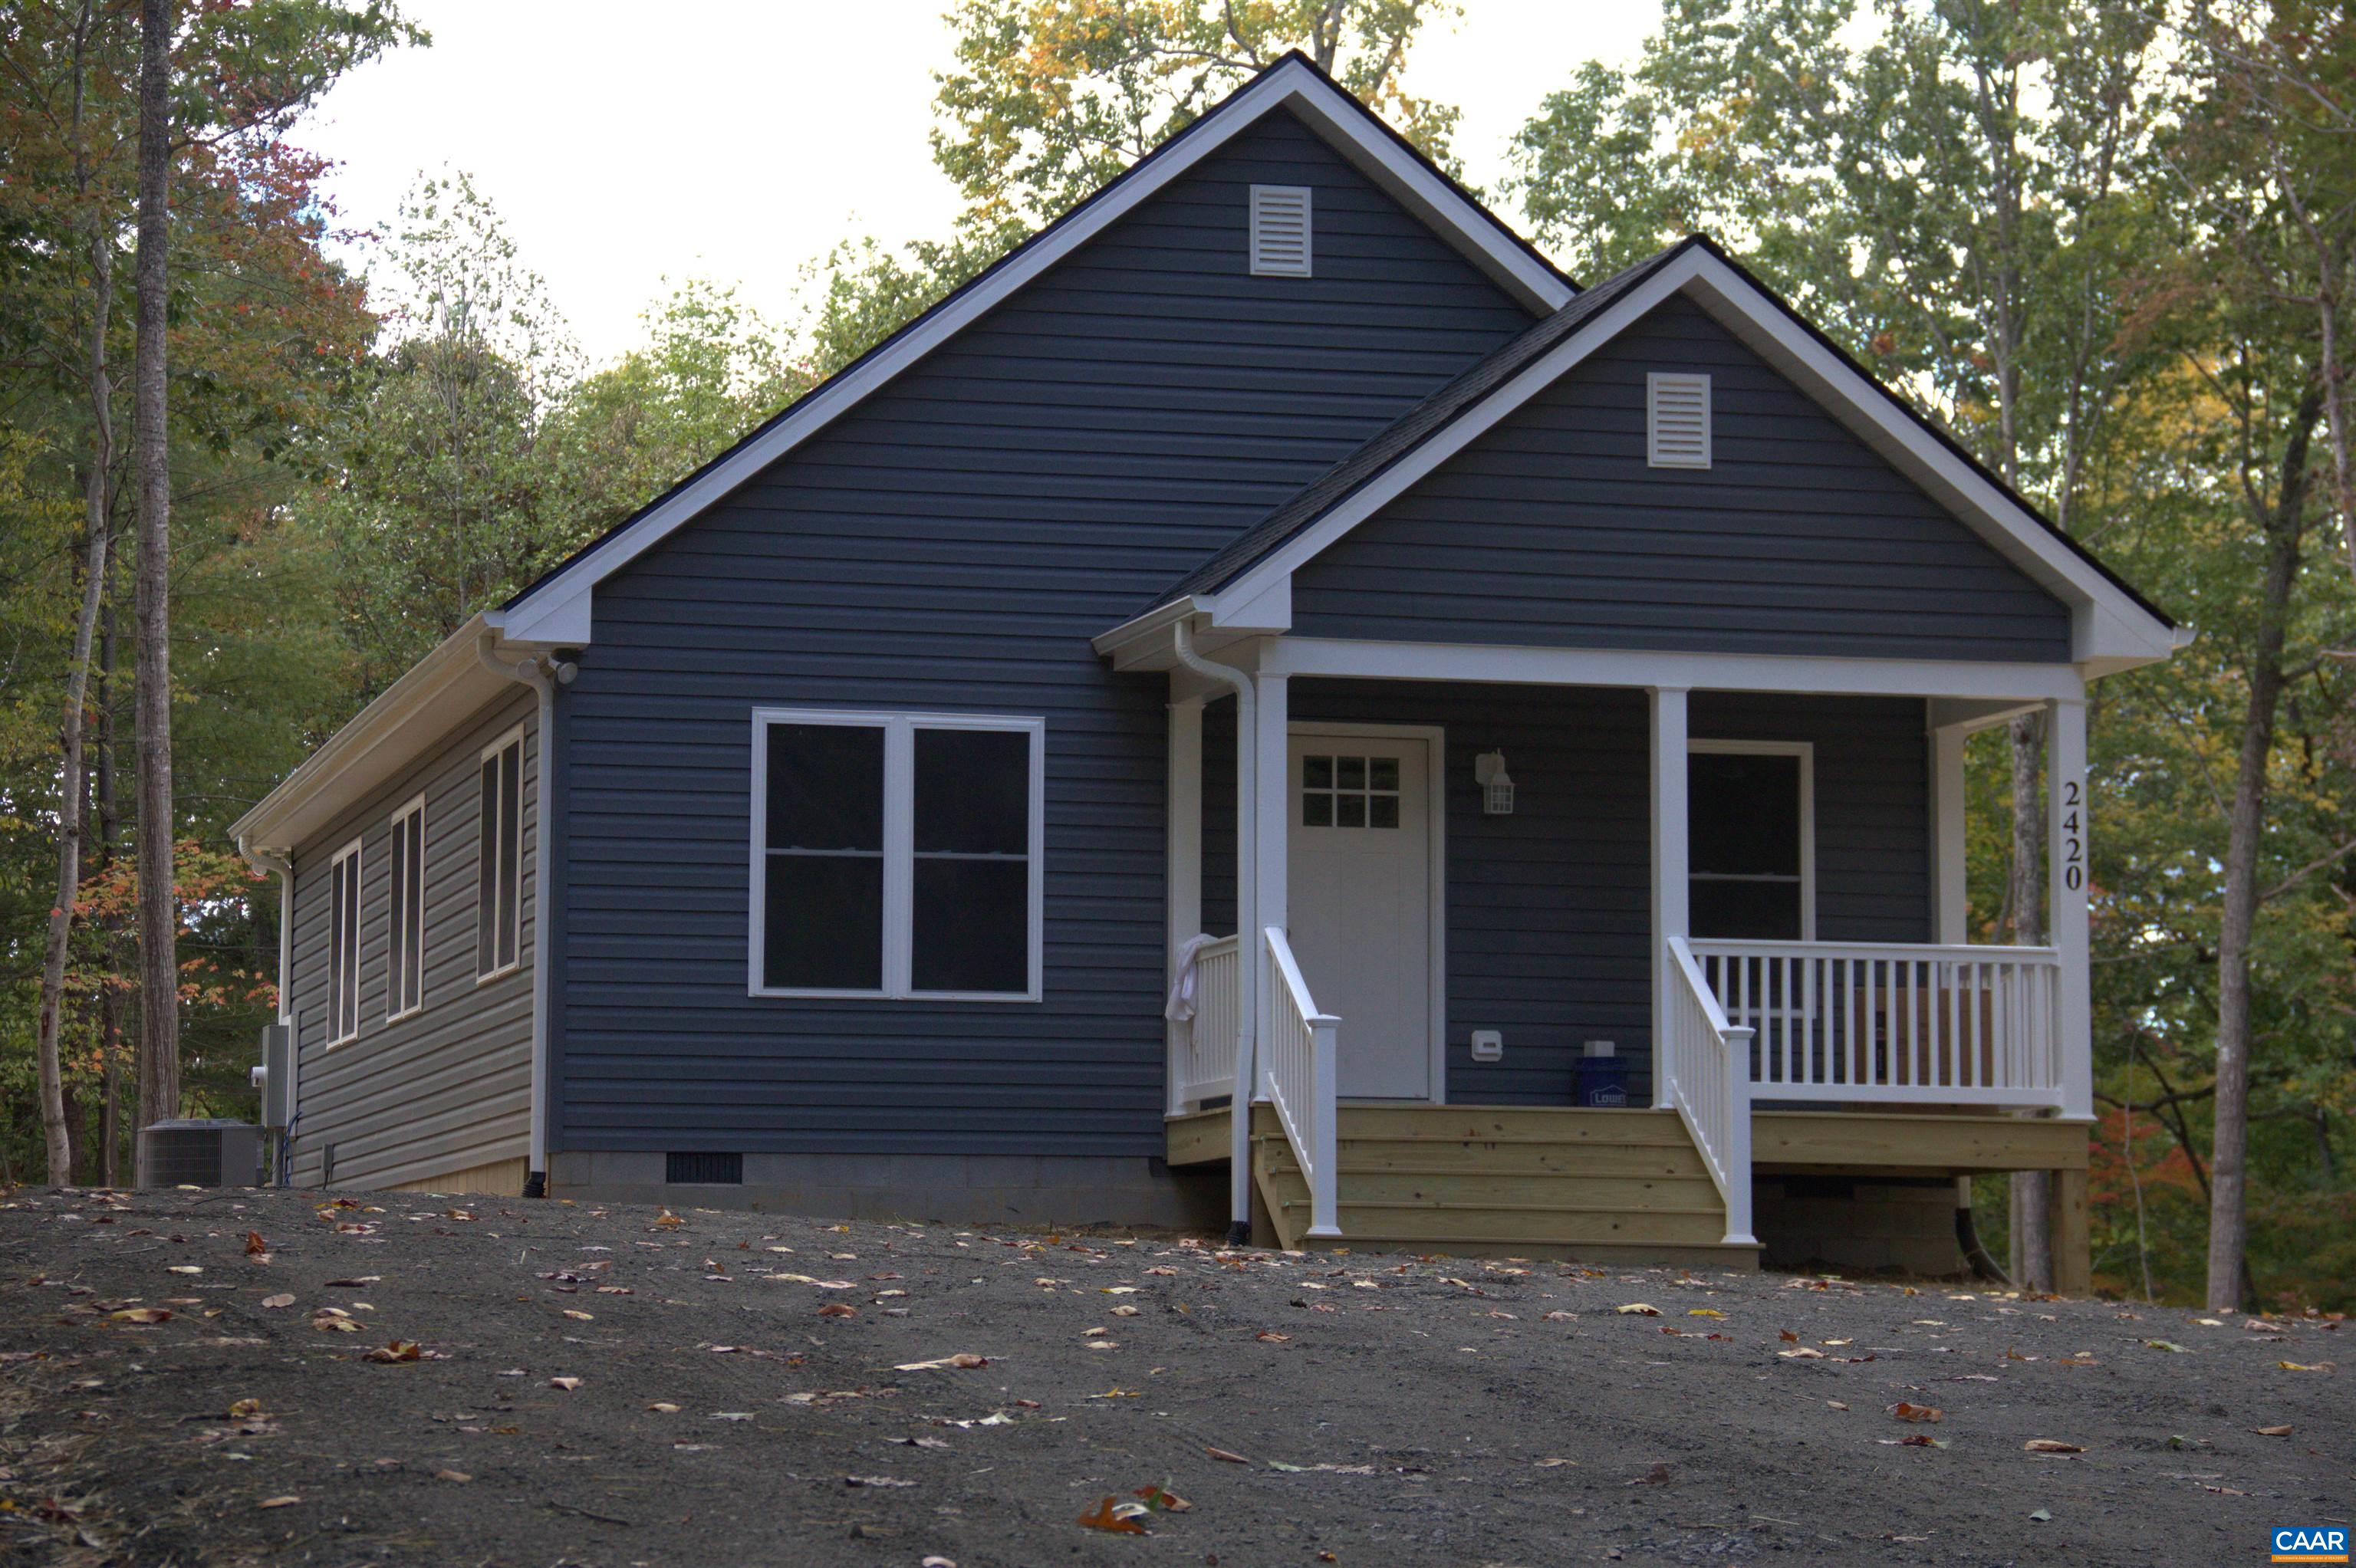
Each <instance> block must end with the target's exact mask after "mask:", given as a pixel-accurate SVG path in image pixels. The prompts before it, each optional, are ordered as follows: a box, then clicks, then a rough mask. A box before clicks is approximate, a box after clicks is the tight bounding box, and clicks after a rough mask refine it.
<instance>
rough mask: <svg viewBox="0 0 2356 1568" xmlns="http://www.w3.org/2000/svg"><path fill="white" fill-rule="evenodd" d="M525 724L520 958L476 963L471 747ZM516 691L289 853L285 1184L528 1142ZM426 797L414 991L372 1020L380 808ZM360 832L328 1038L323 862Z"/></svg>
mask: <svg viewBox="0 0 2356 1568" xmlns="http://www.w3.org/2000/svg"><path fill="white" fill-rule="evenodd" d="M519 723H520V724H521V725H522V726H523V727H524V767H523V835H522V849H521V853H522V915H523V933H522V940H521V944H520V951H521V959H522V961H521V963H520V964H519V965H518V967H516V968H515V969H513V970H511V971H509V972H508V973H506V974H504V975H501V976H498V977H497V978H495V979H491V980H487V981H481V980H478V979H477V975H476V962H475V953H476V948H475V937H476V873H477V859H478V850H477V846H478V843H479V837H478V827H479V821H480V810H481V803H480V796H479V794H478V791H477V768H478V766H479V765H480V762H481V754H482V751H483V748H484V747H486V746H487V745H489V744H491V743H492V742H493V741H496V740H498V738H499V737H500V736H501V735H503V734H505V733H506V732H507V731H509V730H510V729H512V728H513V727H515V726H516V725H517V724H519ZM537 729H538V725H537V708H536V703H535V700H534V699H533V697H532V696H531V694H530V692H528V691H524V690H522V689H520V688H519V690H518V691H517V693H516V695H515V696H514V697H513V698H511V699H507V700H505V701H502V702H500V703H498V704H496V705H494V706H492V707H490V708H487V709H484V710H483V711H482V712H481V713H480V714H478V715H477V717H476V719H475V720H474V721H473V722H471V723H469V724H467V725H466V727H465V728H464V729H462V730H460V731H457V732H456V733H455V734H454V735H453V736H452V737H451V739H450V741H449V742H448V743H447V744H446V745H445V746H444V747H443V748H442V749H441V750H440V751H439V752H435V753H434V755H433V756H432V757H430V758H428V759H426V760H425V761H423V762H422V763H419V764H418V765H417V766H415V767H413V768H412V769H410V770H409V771H408V772H407V773H404V774H402V776H401V777H400V778H398V779H396V780H395V781H393V782H392V783H391V784H388V785H387V786H386V787H385V788H383V789H381V790H380V791H379V792H378V793H377V794H376V795H374V796H372V797H371V798H370V799H369V802H368V804H367V805H365V806H363V807H361V808H360V809H359V810H358V811H355V812H353V813H351V814H350V815H349V816H347V817H345V818H344V819H343V820H342V821H340V822H338V823H337V825H336V827H334V829H333V830H332V831H329V832H327V833H324V834H321V835H320V836H319V837H316V838H315V839H313V840H312V841H311V842H309V843H307V844H305V845H304V846H303V847H302V848H301V849H300V850H299V851H298V852H297V854H296V856H295V951H294V970H295V974H294V985H293V997H294V1003H295V1042H296V1046H297V1049H298V1051H300V1061H299V1064H298V1067H297V1070H296V1072H295V1089H296V1094H297V1108H298V1110H299V1113H300V1115H301V1120H300V1121H299V1122H298V1123H297V1124H296V1126H295V1184H296V1185H298V1186H319V1185H323V1184H324V1183H325V1181H326V1179H327V1170H326V1167H325V1160H326V1156H327V1149H328V1148H329V1147H330V1146H332V1147H333V1148H334V1150H335V1168H334V1172H333V1183H334V1185H336V1186H337V1187H375V1188H389V1187H394V1186H405V1185H410V1184H412V1183H420V1182H424V1183H431V1182H434V1181H446V1180H451V1179H455V1177H456V1176H457V1175H459V1174H471V1173H475V1172H478V1171H479V1170H481V1169H482V1168H485V1167H491V1166H498V1165H500V1164H502V1163H504V1162H507V1161H510V1160H512V1161H516V1162H519V1163H520V1162H521V1161H522V1160H523V1159H524V1158H526V1157H528V1156H529V1155H530V1133H531V1104H530V1093H531V972H532V928H533V923H534V920H535V917H536V914H537V904H538V900H537V898H536V893H537V891H538V889H537V878H536V876H535V874H534V873H535V867H534V864H533V860H534V847H535V844H536V841H537V839H538V836H539V827H540V824H539V812H538V800H537V795H538V793H539V791H538V784H539V776H540V737H539V735H538V733H537V732H536V731H537ZM421 791H423V794H424V795H425V869H424V880H425V899H424V909H425V939H424V943H423V953H424V957H425V970H424V979H425V999H424V1006H423V1008H421V1009H420V1010H419V1011H417V1012H414V1013H412V1014H411V1015H409V1016H408V1017H406V1018H403V1019H399V1020H397V1021H393V1022H387V1021H386V1019H385V1010H386V1009H385V1000H386V987H387V979H388V974H389V953H390V939H391V914H390V907H391V888H392V881H391V876H392V870H391V814H392V813H393V812H394V811H395V810H397V809H399V808H400V807H401V806H402V805H406V804H407V803H408V802H409V801H410V800H411V799H412V798H413V797H415V796H416V795H418V794H419V792H421ZM355 837H358V838H359V839H360V840H361V849H360V859H361V873H360V885H361V890H362V898H361V903H360V963H359V987H360V988H359V1035H358V1036H357V1037H356V1038H354V1039H351V1040H345V1041H344V1042H343V1043H341V1044H339V1045H329V1044H328V1043H327V1040H328V1036H329V1034H330V1029H329V1027H328V1021H327V936H328V929H327V927H328V904H329V882H328V868H329V865H330V863H331V862H332V861H333V859H334V858H335V856H336V854H337V851H339V850H340V849H341V848H343V847H344V846H345V845H347V844H348V843H350V842H351V841H352V839H353V838H355Z"/></svg>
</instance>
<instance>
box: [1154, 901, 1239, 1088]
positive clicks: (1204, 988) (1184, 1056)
mask: <svg viewBox="0 0 2356 1568" xmlns="http://www.w3.org/2000/svg"><path fill="white" fill-rule="evenodd" d="M1241 947H1242V944H1241V942H1240V941H1239V940H1238V939H1237V938H1236V937H1233V936H1223V937H1221V938H1219V939H1218V940H1217V941H1216V942H1213V943H1207V944H1205V945H1203V946H1202V947H1200V948H1197V949H1196V950H1195V953H1194V1017H1193V1018H1192V1019H1188V1020H1187V1023H1186V1027H1185V1028H1184V1029H1182V1030H1180V1031H1178V1035H1177V1052H1176V1055H1177V1061H1174V1062H1173V1063H1172V1064H1171V1069H1172V1070H1171V1074H1170V1082H1171V1084H1172V1085H1173V1088H1172V1098H1173V1100H1175V1101H1176V1102H1177V1105H1176V1108H1177V1109H1179V1110H1182V1111H1183V1110H1192V1109H1194V1108H1196V1107H1198V1106H1200V1105H1201V1104H1202V1103H1203V1102H1204V1101H1205V1100H1209V1099H1215V1098H1219V1097H1222V1096H1230V1097H1231V1096H1233V1095H1234V1093H1235V1092H1236V1040H1237V1035H1238V1034H1239V1033H1240V1032H1241V1028H1242V1022H1243V1008H1242V1003H1241V1000H1240V998H1241V997H1242V987H1241V985H1240V984H1239V981H1238V966H1239V965H1240V964H1241V958H1240V951H1241Z"/></svg>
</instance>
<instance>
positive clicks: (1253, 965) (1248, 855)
mask: <svg viewBox="0 0 2356 1568" xmlns="http://www.w3.org/2000/svg"><path fill="white" fill-rule="evenodd" d="M1171 632H1172V638H1173V641H1172V646H1173V651H1174V652H1175V653H1176V654H1177V656H1178V662H1179V663H1180V664H1182V665H1183V666H1184V667H1186V668H1188V669H1190V670H1192V671H1194V673H1195V674H1196V675H1199V676H1201V677H1203V678H1204V679H1205V680H1212V681H1216V682H1217V683H1218V684H1219V685H1221V686H1224V687H1226V688H1227V689H1228V690H1230V691H1232V692H1234V693H1235V694H1236V860H1237V866H1236V933H1237V941H1236V1086H1235V1091H1234V1093H1233V1096H1232V1097H1231V1098H1230V1099H1229V1101H1228V1102H1227V1131H1228V1136H1229V1141H1228V1149H1227V1221H1228V1224H1227V1242H1228V1244H1229V1245H1231V1246H1240V1245H1242V1244H1243V1243H1246V1242H1248V1241H1249V1240H1250V1239H1251V1120H1252V1110H1251V1105H1252V1085H1253V1084H1254V1083H1257V1082H1258V1071H1259V1068H1258V1056H1259V1050H1258V1044H1259V990H1260V974H1261V971H1262V969H1263V968H1264V967H1265V966H1266V965H1265V964H1264V962H1263V961H1262V959H1261V957H1260V951H1259V944H1258V942H1256V941H1254V940H1253V938H1254V937H1255V936H1256V935H1257V934H1258V931H1259V918H1258V916H1259V889H1258V874H1257V871H1256V869H1255V862H1256V859H1257V857H1256V856H1255V854H1254V852H1253V851H1254V839H1255V836H1256V835H1257V833H1258V827H1259V808H1258V798H1259V792H1258V776H1259V768H1258V754H1257V748H1258V743H1259V742H1258V736H1259V727H1258V704H1257V702H1256V701H1255V699H1254V697H1253V693H1252V682H1251V677H1249V676H1248V675H1246V674H1244V672H1243V671H1241V670H1239V669H1237V668H1236V667H1234V666H1233V665H1224V664H1220V663H1217V662H1216V661H1215V660H1212V659H1206V658H1205V657H1204V656H1202V655H1200V654H1198V653H1196V652H1195V651H1194V629H1193V627H1192V625H1191V624H1190V623H1189V622H1188V621H1187V620H1186V619H1184V618H1183V617H1182V618H1181V619H1180V620H1179V621H1178V622H1177V623H1176V624H1173V626H1172V627H1171Z"/></svg>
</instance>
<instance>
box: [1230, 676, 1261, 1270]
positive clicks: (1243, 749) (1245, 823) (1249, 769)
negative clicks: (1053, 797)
mask: <svg viewBox="0 0 2356 1568" xmlns="http://www.w3.org/2000/svg"><path fill="white" fill-rule="evenodd" d="M1244 682H1245V684H1244V688H1243V689H1242V690H1241V691H1238V692H1237V693H1236V1084H1235V1088H1234V1090H1233V1091H1232V1092H1231V1098H1230V1099H1229V1100H1228V1102H1227V1131H1228V1140H1227V1204H1228V1209H1227V1218H1228V1220H1229V1221H1230V1223H1231V1225H1232V1226H1233V1229H1232V1230H1231V1231H1230V1232H1229V1240H1231V1241H1233V1240H1236V1239H1238V1238H1239V1237H1248V1236H1249V1235H1250V1233H1251V1194H1252V1173H1251V1130H1252V1128H1251V1124H1252V1109H1251V1105H1252V1089H1253V1086H1254V1085H1255V1084H1256V1083H1258V1073H1259V1039H1260V1026H1259V1005H1260V1004H1259V994H1260V991H1261V990H1262V989H1263V987H1261V985H1260V975H1261V973H1262V972H1263V970H1264V969H1265V967H1266V966H1265V965H1262V964H1261V963H1260V962H1259V959H1258V953H1259V949H1260V935H1259V872H1258V848H1259V809H1258V801H1259V764H1258V750H1259V726H1258V724H1257V723H1255V722H1254V721H1253V709H1254V708H1255V706H1256V704H1255V703H1254V702H1253V701H1252V689H1251V677H1248V676H1247V677H1244Z"/></svg>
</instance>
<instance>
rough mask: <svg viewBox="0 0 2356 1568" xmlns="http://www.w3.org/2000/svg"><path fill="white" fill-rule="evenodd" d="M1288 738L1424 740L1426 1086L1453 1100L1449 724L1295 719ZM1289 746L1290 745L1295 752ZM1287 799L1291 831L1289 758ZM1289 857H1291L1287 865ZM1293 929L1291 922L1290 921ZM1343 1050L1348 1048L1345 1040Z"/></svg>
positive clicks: (1433, 1096) (1429, 1093) (1431, 1098)
mask: <svg viewBox="0 0 2356 1568" xmlns="http://www.w3.org/2000/svg"><path fill="white" fill-rule="evenodd" d="M1286 733H1287V736H1288V739H1289V738H1290V736H1292V735H1318V736H1333V737H1343V738H1347V737H1350V736H1354V735H1364V736H1367V737H1369V738H1371V739H1377V740H1399V741H1422V742H1423V771H1424V785H1423V795H1424V800H1423V810H1424V821H1425V827H1424V853H1425V859H1427V861H1428V862H1429V864H1428V865H1427V866H1426V867H1425V869H1424V880H1426V881H1427V882H1428V883H1429V884H1430V889H1429V894H1428V896H1429V899H1430V905H1431V910H1430V915H1429V917H1428V918H1427V922H1426V923H1427V926H1428V928H1429V932H1430V939H1429V948H1430V955H1429V957H1428V958H1427V960H1426V962H1427V963H1428V964H1429V965H1430V970H1429V973H1430V988H1431V997H1430V1030H1429V1031H1428V1032H1429V1033H1430V1037H1431V1076H1430V1082H1429V1083H1428V1084H1427V1086H1426V1089H1425V1099H1426V1100H1427V1101H1428V1102H1429V1103H1430V1104H1434V1105H1445V1104H1448V729H1447V726H1445V725H1441V724H1366V723H1354V722H1350V721H1347V720H1338V719H1337V720H1325V719H1296V720H1292V721H1291V723H1290V725H1288V726H1287V727H1286ZM1287 750H1288V751H1290V746H1288V747H1287ZM1283 795H1284V804H1283V807H1282V811H1283V817H1284V825H1285V831H1287V832H1288V833H1289V832H1290V831H1291V827H1292V803H1293V799H1294V796H1293V784H1292V765H1291V761H1290V757H1288V758H1287V759H1286V763H1285V788H1284V792H1283ZM1287 860H1288V869H1290V866H1289V862H1290V857H1289V856H1288V857H1287ZM1288 929H1289V925H1288ZM1349 1028H1350V1020H1349V1019H1343V1020H1342V1030H1343V1032H1342V1036H1341V1038H1342V1040H1344V1041H1346V1040H1348V1039H1349ZM1342 1049H1344V1050H1345V1051H1346V1050H1347V1049H1349V1048H1348V1046H1347V1045H1346V1044H1344V1046H1343V1048H1342ZM1367 1103H1368V1104H1384V1105H1393V1104H1400V1103H1401V1102H1399V1101H1396V1100H1378V1101H1369V1102H1367Z"/></svg>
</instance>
